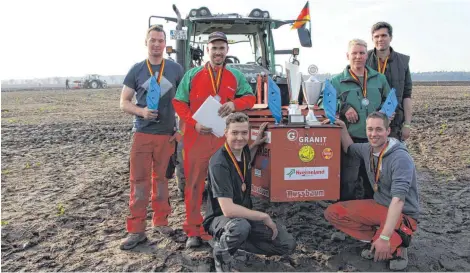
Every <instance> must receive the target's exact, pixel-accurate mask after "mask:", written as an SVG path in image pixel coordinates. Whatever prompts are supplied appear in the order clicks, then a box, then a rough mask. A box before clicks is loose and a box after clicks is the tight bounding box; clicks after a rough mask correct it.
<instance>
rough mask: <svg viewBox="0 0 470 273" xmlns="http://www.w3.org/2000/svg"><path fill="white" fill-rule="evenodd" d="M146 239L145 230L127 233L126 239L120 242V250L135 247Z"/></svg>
mask: <svg viewBox="0 0 470 273" xmlns="http://www.w3.org/2000/svg"><path fill="white" fill-rule="evenodd" d="M145 241H147V236H146V235H145V232H139V233H129V235H128V236H127V238H126V240H124V241H123V242H122V243H121V246H120V248H121V250H129V249H132V248H134V247H136V246H137V245H138V244H140V243H142V242H145Z"/></svg>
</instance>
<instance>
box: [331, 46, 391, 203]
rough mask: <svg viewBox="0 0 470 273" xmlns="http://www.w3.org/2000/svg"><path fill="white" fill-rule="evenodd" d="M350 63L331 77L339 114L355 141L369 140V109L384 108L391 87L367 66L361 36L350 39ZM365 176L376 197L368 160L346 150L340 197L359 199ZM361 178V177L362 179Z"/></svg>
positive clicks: (367, 192) (366, 191)
mask: <svg viewBox="0 0 470 273" xmlns="http://www.w3.org/2000/svg"><path fill="white" fill-rule="evenodd" d="M346 57H347V58H348V61H349V65H347V66H346V68H345V69H344V71H343V73H340V74H338V75H336V76H335V77H333V78H332V79H331V84H332V85H333V86H334V87H335V88H336V91H337V96H338V102H339V118H340V119H341V120H343V121H344V122H345V123H346V127H347V128H348V132H349V134H350V135H351V137H352V139H353V141H354V143H365V142H367V135H366V118H367V115H368V114H369V113H372V112H375V111H378V110H380V108H381V107H382V104H383V102H384V101H385V100H386V98H387V96H388V93H389V91H390V87H389V86H388V83H387V79H386V78H385V76H384V75H382V74H380V73H377V71H375V70H373V69H371V68H370V67H367V66H366V59H367V43H366V42H365V41H363V40H360V39H354V40H351V41H350V42H349V47H348V53H347V54H346ZM358 176H360V177H361V179H362V183H361V185H360V186H361V187H362V188H363V189H364V198H365V199H367V198H372V195H373V193H372V189H371V188H370V185H369V183H367V175H366V172H365V168H364V163H362V164H361V161H360V160H358V159H357V158H354V157H350V156H348V155H346V154H344V153H342V156H341V185H340V200H341V201H345V200H353V199H356V191H355V188H356V181H357V180H358ZM359 181H360V180H359Z"/></svg>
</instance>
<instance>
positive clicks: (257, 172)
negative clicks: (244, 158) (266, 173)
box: [255, 169, 261, 177]
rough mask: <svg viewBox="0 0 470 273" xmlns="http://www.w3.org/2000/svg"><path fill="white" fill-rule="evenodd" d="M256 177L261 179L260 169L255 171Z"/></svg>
mask: <svg viewBox="0 0 470 273" xmlns="http://www.w3.org/2000/svg"><path fill="white" fill-rule="evenodd" d="M255 176H257V177H261V170H260V169H255Z"/></svg>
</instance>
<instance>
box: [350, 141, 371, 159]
mask: <svg viewBox="0 0 470 273" xmlns="http://www.w3.org/2000/svg"><path fill="white" fill-rule="evenodd" d="M368 146H369V145H368V144H367V143H353V144H351V145H349V147H348V152H347V154H348V155H351V156H354V157H357V158H361V159H364V158H365V154H366V153H368V152H369V149H368Z"/></svg>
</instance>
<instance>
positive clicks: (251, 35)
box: [149, 5, 312, 105]
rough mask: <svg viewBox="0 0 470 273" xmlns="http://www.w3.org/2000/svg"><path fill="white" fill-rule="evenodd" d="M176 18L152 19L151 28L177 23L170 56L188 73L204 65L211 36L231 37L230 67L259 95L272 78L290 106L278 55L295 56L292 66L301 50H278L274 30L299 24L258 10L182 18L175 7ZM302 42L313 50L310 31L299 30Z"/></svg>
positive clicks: (196, 13) (202, 11) (191, 13)
mask: <svg viewBox="0 0 470 273" xmlns="http://www.w3.org/2000/svg"><path fill="white" fill-rule="evenodd" d="M173 10H174V11H175V13H176V18H174V17H162V16H151V17H150V18H149V26H151V25H155V24H158V20H159V19H160V20H161V19H163V20H166V21H170V22H174V23H176V27H175V29H172V30H170V35H169V36H170V39H172V40H176V48H172V47H167V53H168V54H169V55H170V56H171V57H172V55H173V54H174V55H175V58H174V59H175V60H176V62H178V63H179V64H181V65H182V66H183V67H184V69H185V70H188V69H191V68H193V67H197V66H200V65H203V64H204V55H205V54H206V48H205V47H206V45H207V40H208V36H209V34H210V33H212V32H214V31H220V32H223V33H225V34H226V35H227V38H228V44H229V55H228V56H227V58H226V63H227V65H228V66H234V67H235V68H237V69H238V70H240V71H241V72H242V73H243V74H244V75H245V77H246V79H247V81H248V82H249V83H250V84H251V86H252V88H253V90H254V91H255V93H256V92H257V91H258V90H257V83H258V80H259V76H260V75H263V77H264V76H271V77H272V78H273V79H274V80H275V82H276V83H277V85H278V86H279V87H280V89H281V98H282V105H288V104H289V91H288V87H287V80H286V75H285V71H284V67H283V65H282V64H276V55H279V54H288V55H291V58H290V59H291V62H292V63H294V64H297V65H298V64H299V61H298V59H297V56H298V54H299V49H298V48H291V49H288V50H276V48H275V40H274V37H273V30H274V29H278V28H279V27H281V26H284V25H289V24H292V23H293V22H295V20H289V21H282V20H275V19H272V18H271V17H270V14H269V11H266V10H261V9H258V8H255V9H253V10H251V12H249V13H248V15H246V16H243V15H240V14H238V13H229V14H213V13H212V12H211V11H210V10H209V9H208V8H207V7H201V8H198V9H191V10H190V11H189V13H188V15H187V16H186V18H184V19H183V18H182V17H181V14H180V12H179V10H178V9H177V8H176V6H175V5H173ZM297 31H298V34H299V40H300V43H301V45H302V46H304V47H311V46H312V42H311V35H310V31H309V30H308V29H306V28H299V29H298V30H297Z"/></svg>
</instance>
